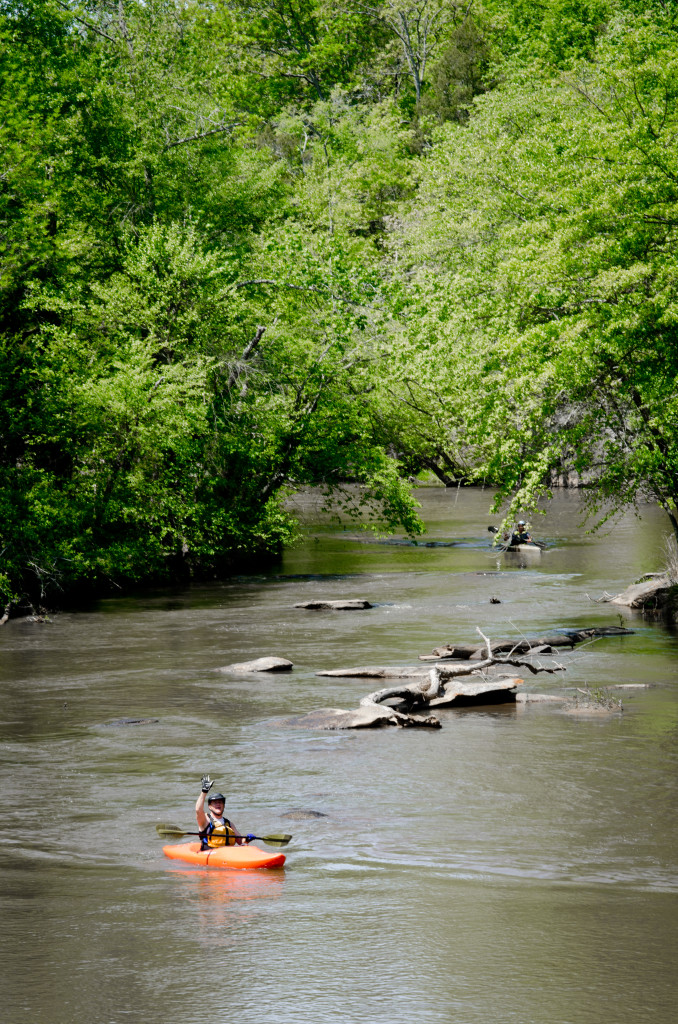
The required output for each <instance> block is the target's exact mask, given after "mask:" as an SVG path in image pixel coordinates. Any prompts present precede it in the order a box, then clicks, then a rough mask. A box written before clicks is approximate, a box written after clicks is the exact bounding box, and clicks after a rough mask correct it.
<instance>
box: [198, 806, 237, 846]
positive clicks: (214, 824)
mask: <svg viewBox="0 0 678 1024" xmlns="http://www.w3.org/2000/svg"><path fill="white" fill-rule="evenodd" d="M207 817H208V819H209V821H208V823H207V826H206V827H205V829H204V830H203V831H202V833H201V836H200V838H201V839H202V849H203V850H214V849H216V848H217V847H219V846H235V840H236V834H235V830H234V828H233V825H232V824H231V822H230V821H229V820H228V818H215V817H214V815H213V814H210V812H209V811H208V812H207Z"/></svg>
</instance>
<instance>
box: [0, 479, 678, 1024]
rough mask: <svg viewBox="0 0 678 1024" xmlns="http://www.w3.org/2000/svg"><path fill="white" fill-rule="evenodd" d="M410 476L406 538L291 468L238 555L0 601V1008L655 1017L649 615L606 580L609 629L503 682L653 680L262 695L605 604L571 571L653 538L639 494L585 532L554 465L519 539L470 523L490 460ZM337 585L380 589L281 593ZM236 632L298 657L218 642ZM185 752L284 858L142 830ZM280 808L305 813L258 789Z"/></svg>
mask: <svg viewBox="0 0 678 1024" xmlns="http://www.w3.org/2000/svg"><path fill="white" fill-rule="evenodd" d="M419 493H420V499H421V501H422V504H423V507H424V508H423V511H424V516H425V519H426V521H427V523H428V525H429V534H428V536H427V537H425V538H424V539H423V542H420V544H419V545H417V546H411V545H406V544H398V543H390V544H385V543H381V542H379V541H378V540H377V539H375V538H370V537H369V536H367V537H365V536H363V537H361V536H360V535H358V534H356V533H355V532H352V531H351V529H344V528H342V527H341V526H338V525H337V524H336V523H334V522H332V521H330V520H328V519H327V518H326V517H323V516H322V514H321V513H320V511H319V508H318V500H317V499H316V496H315V495H313V494H309V495H307V496H305V498H304V499H301V500H300V502H299V508H300V513H301V514H302V516H303V517H304V520H305V522H306V532H305V537H304V540H303V542H302V543H301V544H300V545H299V546H297V547H296V548H294V549H293V550H291V551H290V552H288V554H287V555H286V556H285V559H284V561H283V563H282V564H281V565H278V566H275V567H273V568H272V569H271V570H270V571H268V572H266V573H260V574H257V575H252V576H247V575H242V576H240V577H238V578H237V579H233V580H229V581H225V582H222V583H218V584H214V585H212V586H204V587H196V588H195V589H193V590H191V591H186V592H181V593H174V592H172V593H169V592H163V593H156V594H150V595H145V596H140V597H135V598H133V599H132V598H131V599H121V600H110V601H103V602H101V603H99V604H98V605H97V606H96V607H94V608H93V609H92V610H91V611H90V612H87V613H83V612H80V613H78V614H75V613H73V614H61V615H56V616H54V617H53V619H52V621H51V622H50V623H47V624H38V623H29V622H26V621H15V622H10V623H8V624H7V625H6V626H5V627H4V628H3V629H2V631H0V657H1V662H0V686H1V689H0V693H1V694H2V704H1V706H0V742H1V746H0V754H1V757H2V766H1V771H2V779H3V786H2V797H1V800H2V818H1V820H2V831H1V836H0V888H1V896H0V906H1V907H2V927H1V931H0V934H1V936H2V938H1V944H0V965H1V967H2V980H1V981H0V1020H1V1021H3V1022H6V1024H15V1022H17V1024H18V1022H30V1024H43V1022H44V1024H126V1022H140V1024H142V1022H143V1024H174V1022H177V1024H178V1022H182V1024H202V1022H203V1021H204V1020H211V1021H218V1022H221V1021H231V1020H232V1019H233V1018H234V1016H238V1017H245V1018H247V1019H251V1020H257V1021H258V1020H267V1021H272V1022H276V1024H278V1022H279V1024H297V1022H298V1024H301V1022H304V1024H339V1022H342V1024H345V1022H349V1024H351V1022H354V1021H355V1022H368V1024H405V1022H407V1024H409V1022H411V1021H413V1020H416V1021H419V1022H423V1024H439V1022H455V1024H457V1022H458V1024H607V1022H609V1024H642V1022H647V1024H674V1022H675V1020H676V994H677V993H676V959H677V958H676V954H677V952H678V950H677V943H676V931H677V927H676V911H677V909H678V906H677V893H678V870H677V860H678V853H677V850H678V844H677V843H676V839H677V828H676V814H675V811H676V768H677V765H678V756H677V755H678V744H677V738H678V674H677V672H676V665H677V664H678V662H677V654H678V640H677V637H676V634H675V632H673V631H672V630H670V629H667V628H666V627H664V626H662V625H661V624H658V623H653V622H647V621H644V620H642V619H639V618H637V617H636V616H635V615H633V614H632V613H627V612H623V611H622V612H621V619H622V621H623V622H624V624H626V625H629V626H631V627H632V628H633V629H634V630H635V633H634V634H633V635H632V636H624V637H618V638H617V637H616V638H609V639H604V640H600V641H598V642H596V643H594V644H592V645H590V646H589V647H587V648H585V649H581V650H579V651H578V653H576V654H575V655H574V656H573V657H571V658H569V659H567V666H568V670H567V672H566V673H564V674H561V675H556V676H542V677H535V678H532V677H531V678H529V679H528V680H527V681H526V684H525V686H526V687H527V688H528V689H530V690H532V691H534V692H546V693H564V692H568V688H572V687H577V686H590V687H601V686H611V685H613V684H617V683H627V684H628V683H652V684H653V685H652V687H651V688H649V689H637V690H629V691H626V692H625V693H624V697H623V700H624V711H623V713H621V714H613V715H603V716H573V715H570V714H565V713H563V712H562V711H561V710H559V709H557V708H554V707H553V706H539V705H529V706H525V707H512V706H511V707H507V706H502V707H496V708H487V709H464V710H459V711H454V710H451V709H450V710H447V711H440V712H439V717H440V718H441V720H442V723H443V726H442V729H440V730H439V731H436V732H433V731H428V730H402V731H401V730H395V729H393V730H381V731H375V732H372V731H370V732H347V733H320V732H305V731H301V730H289V729H287V730H286V729H282V728H280V727H278V726H275V725H272V724H271V723H272V721H273V720H275V719H278V718H280V717H284V716H287V715H293V714H297V713H300V712H303V711H310V710H312V709H314V708H318V707H323V706H334V707H353V706H355V704H356V703H357V701H358V699H359V698H360V697H361V696H362V695H363V694H365V693H366V692H368V691H369V690H370V689H372V688H373V686H372V685H371V684H370V683H369V682H366V681H360V680H355V679H348V680H347V679H334V680H333V679H327V678H319V677H317V676H316V675H315V672H316V671H318V670H320V669H323V668H339V667H347V666H351V665H361V664H393V665H397V664H404V663H408V662H412V661H413V660H415V658H416V655H418V654H420V653H428V652H429V651H430V650H431V648H432V647H434V646H437V645H439V644H441V643H444V642H448V641H451V640H455V639H458V640H462V641H464V642H468V641H471V640H474V639H476V636H477V634H476V633H475V627H476V625H478V626H480V627H481V628H482V629H483V631H484V632H485V633H487V634H488V635H490V636H492V637H499V636H513V635H515V636H518V635H520V634H521V633H522V632H527V633H539V632H544V631H551V630H553V629H558V628H567V627H581V626H589V625H618V624H619V622H620V617H619V616H620V613H619V611H618V610H616V609H613V608H611V607H610V606H609V605H604V604H597V603H594V599H595V598H597V597H599V596H601V594H602V593H603V592H605V591H608V592H610V593H612V592H616V591H618V590H620V589H622V588H623V587H624V586H625V585H626V584H627V583H628V582H630V581H631V580H633V578H634V577H635V576H637V575H639V574H640V573H641V572H643V571H645V570H647V569H655V568H657V567H658V563H659V562H660V561H661V548H662V538H663V536H664V534H665V533H666V525H665V522H664V520H663V518H662V516H661V515H660V514H659V513H658V512H657V511H656V510H654V509H652V508H647V509H644V510H642V518H641V519H640V520H638V519H636V518H635V517H633V516H628V517H626V518H624V519H623V520H622V521H621V523H620V524H619V525H617V526H615V528H614V529H613V530H611V531H609V532H607V533H605V534H598V535H595V536H591V535H587V534H586V533H585V532H584V531H583V530H582V528H581V526H580V521H581V517H580V509H579V501H578V496H577V495H576V494H561V495H559V496H557V497H556V499H554V501H553V503H552V504H551V506H550V508H549V513H548V515H547V517H546V518H545V520H544V521H543V523H541V522H538V523H537V524H536V527H535V530H534V532H535V534H536V535H538V536H540V537H543V538H544V539H546V540H547V541H548V542H549V544H550V545H551V548H550V550H549V551H548V552H546V553H545V554H544V555H542V556H536V558H535V559H533V560H530V559H521V558H520V557H513V556H505V557H504V556H500V555H497V554H496V553H494V552H492V551H491V550H490V549H489V548H488V546H487V545H488V540H489V535H488V534H487V533H486V527H487V525H488V523H490V522H492V521H493V520H492V519H491V518H489V517H488V515H487V509H488V505H489V496H488V494H487V492H481V491H476V490H467V491H461V492H459V493H458V494H457V493H455V492H451V491H445V490H442V489H430V490H428V489H427V490H422V491H420V492H419ZM427 542H429V543H431V542H435V543H437V544H438V545H440V546H435V547H426V546H425V544H426V543H427ZM346 597H366V598H368V599H369V600H370V601H372V602H374V603H375V605H376V607H375V608H373V609H372V610H369V611H366V612H356V613H336V612H335V613H332V612H310V611H302V610H299V609H295V608H294V604H295V602H297V601H304V600H311V599H315V598H330V599H339V598H346ZM490 598H498V599H499V601H500V603H497V604H493V603H490ZM262 654H276V655H281V656H283V657H286V658H290V659H291V660H292V661H293V662H294V664H295V668H294V671H293V672H292V673H290V674H286V675H276V676H263V677H261V678H257V679H256V680H255V681H254V680H251V679H248V678H246V677H243V676H236V677H227V676H223V675H219V674H217V673H215V672H214V669H215V668H216V667H218V666H220V665H226V664H229V663H231V662H238V661H244V660H247V659H249V658H251V657H254V656H259V655H262ZM123 719H139V720H142V721H138V722H137V723H133V722H130V723H128V724H123V723H121V721H120V720H123ZM144 719H146V720H147V721H143V720H144ZM205 771H210V772H211V773H212V775H213V777H215V778H216V780H217V783H218V785H219V787H220V788H222V789H223V790H224V791H225V792H226V794H227V797H228V803H227V808H228V812H229V813H230V815H231V817H232V818H233V820H234V821H235V822H236V824H238V825H239V826H240V827H241V829H243V830H244V831H253V832H257V833H259V834H262V832H263V833H265V832H266V831H268V832H271V831H285V832H292V833H293V834H294V840H293V842H292V844H291V845H290V846H289V847H288V860H287V865H286V868H285V869H284V870H283V871H276V872H271V873H261V872H260V873H252V874H238V873H236V872H217V871H202V870H200V869H193V868H191V867H189V866H186V868H185V869H182V867H181V865H179V864H177V862H170V861H168V860H166V859H165V858H164V857H163V855H162V852H161V843H160V842H159V840H158V839H157V836H156V833H155V829H154V826H155V824H156V823H158V822H162V821H165V822H174V823H178V824H181V825H186V826H187V827H190V826H191V825H192V821H193V811H192V808H193V805H194V802H195V799H196V795H197V793H196V790H197V789H198V787H199V780H200V776H201V775H202V773H203V772H205ZM300 808H301V809H302V810H303V809H307V810H313V811H317V812H322V814H324V815H325V817H308V818H304V817H303V816H301V817H298V820H294V819H289V818H286V817H285V815H286V814H288V813H289V812H290V811H295V810H298V809H300Z"/></svg>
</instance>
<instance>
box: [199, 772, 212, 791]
mask: <svg viewBox="0 0 678 1024" xmlns="http://www.w3.org/2000/svg"><path fill="white" fill-rule="evenodd" d="M213 785H214V783H213V782H212V780H211V779H210V777H209V775H203V777H202V791H203V793H209V791H210V789H211V788H212V786H213Z"/></svg>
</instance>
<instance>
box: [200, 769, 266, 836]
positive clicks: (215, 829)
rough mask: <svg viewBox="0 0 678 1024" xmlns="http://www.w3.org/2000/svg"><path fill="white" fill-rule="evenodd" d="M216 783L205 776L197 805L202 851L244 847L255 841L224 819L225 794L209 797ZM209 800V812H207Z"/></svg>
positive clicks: (215, 794) (214, 794) (213, 794)
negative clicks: (220, 847) (225, 847)
mask: <svg viewBox="0 0 678 1024" xmlns="http://www.w3.org/2000/svg"><path fill="white" fill-rule="evenodd" d="M213 785H214V783H213V782H212V780H211V779H210V777H209V775H203V777H202V783H201V789H200V796H199V797H198V800H197V802H196V805H195V816H196V819H197V821H198V828H199V829H200V839H201V843H202V846H201V849H203V850H210V849H214V848H215V847H218V846H244V845H245V844H246V843H249V842H250V841H251V840H252V839H254V836H253V835H247V836H243V835H241V834H240V832H238V830H237V828H236V827H235V825H234V824H233V823H232V822H231V821H229V820H228V818H225V817H224V808H225V807H226V797H225V796H224V794H223V793H212V794H211V795H210V796H207V794H208V793H209V791H210V789H211V788H212V786H213ZM205 798H207V811H205Z"/></svg>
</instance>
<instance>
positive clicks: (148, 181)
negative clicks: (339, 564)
mask: <svg viewBox="0 0 678 1024" xmlns="http://www.w3.org/2000/svg"><path fill="white" fill-rule="evenodd" d="M0 65H1V67H0V70H1V72H2V80H3V85H4V88H3V90H2V93H1V94H0V106H1V107H2V110H1V116H0V161H1V163H0V252H1V257H0V258H1V261H2V262H1V265H0V388H2V405H1V407H0V410H1V411H0V416H1V417H2V431H1V438H2V447H1V448H0V506H1V508H0V523H1V524H2V525H1V526H0V552H2V563H1V564H0V589H1V590H2V593H3V604H12V603H17V602H21V601H22V600H25V599H28V600H30V601H33V602H34V603H37V602H38V601H40V602H43V603H44V602H55V601H57V600H59V595H61V596H62V597H63V596H66V595H68V594H72V593H74V592H82V591H86V592H101V591H103V590H105V589H107V588H120V587H125V586H129V585H131V584H134V583H139V582H144V581H145V582H148V581H151V580H153V581H161V582H163V581H169V580H172V579H186V578H190V577H191V576H195V575H198V574H203V573H207V572H212V573H218V572H224V571H227V570H228V569H229V568H230V567H232V566H234V565H235V564H237V562H238V561H242V560H243V559H246V558H252V557H253V556H256V555H264V556H270V555H271V554H272V553H275V552H277V551H279V550H280V548H281V546H282V545H283V544H285V543H286V542H288V541H289V540H290V538H291V537H292V535H293V532H294V525H293V523H292V522H291V521H290V519H289V516H288V515H287V514H286V512H285V508H284V498H285V495H286V494H288V493H289V492H290V489H294V488H296V487H299V486H302V485H305V484H314V485H321V486H324V487H325V488H327V490H328V493H331V492H332V491H333V490H334V489H336V488H337V487H341V485H342V483H345V482H347V481H351V482H353V483H357V484H359V485H360V486H359V487H357V488H352V489H351V492H350V494H351V495H353V496H354V497H353V499H349V498H346V499H345V500H346V501H349V504H348V505H347V506H346V507H347V510H348V511H349V512H351V511H352V512H359V511H361V508H362V507H364V506H367V507H368V508H369V509H370V515H371V516H372V518H373V519H374V521H375V522H376V523H378V524H380V525H382V526H385V527H387V528H388V527H391V528H392V527H395V526H397V525H400V526H402V527H404V528H405V529H406V530H409V531H410V532H417V531H418V530H420V529H421V526H420V524H419V522H418V519H417V516H416V511H415V509H416V503H415V502H414V501H413V499H412V497H411V494H410V492H409V488H408V487H407V484H406V483H405V482H404V479H405V478H406V477H407V475H408V474H417V473H419V472H421V471H422V470H428V471H432V472H433V473H435V474H436V475H437V476H438V477H439V478H440V479H441V480H443V482H445V483H447V484H449V483H452V482H456V481H457V480H459V479H463V480H467V481H474V480H480V479H483V480H487V481H490V482H492V483H494V484H497V485H498V486H499V488H500V494H501V497H502V499H504V498H510V499H512V500H513V502H514V505H515V507H518V506H520V507H521V508H530V507H534V506H535V505H536V503H537V502H538V501H539V499H540V498H541V497H543V495H544V494H545V493H546V491H547V488H548V485H549V481H550V479H551V478H552V476H553V474H554V473H558V472H561V471H564V470H569V469H575V470H577V471H578V472H579V473H580V474H581V476H582V478H583V479H584V480H585V482H586V483H587V489H586V493H587V494H588V495H589V496H590V499H591V502H592V505H593V506H594V507H596V508H600V509H602V510H604V512H605V513H606V514H607V513H610V512H613V511H614V510H615V509H617V508H619V507H623V506H624V505H625V504H628V503H633V502H635V501H637V500H639V499H641V498H646V497H651V498H652V499H653V500H656V501H658V502H659V503H660V504H661V505H662V506H663V508H664V509H665V510H666V512H667V513H668V515H669V516H670V517H671V521H672V524H673V527H674V530H675V531H676V533H678V519H677V518H676V515H677V513H676V507H677V506H676V502H677V501H678V440H677V438H676V430H675V426H674V424H675V422H676V414H677V413H678V390H677V384H678V344H677V332H676V316H677V312H676V311H677V310H678V305H677V301H676V285H677V282H678V268H677V266H676V240H677V233H676V229H677V227H678V192H677V189H678V156H677V152H678V151H677V150H676V146H675V138H676V131H677V129H678V19H676V15H675V14H674V11H673V5H672V4H670V3H662V2H661V0H646V2H640V0H638V2H633V3H623V4H622V3H621V0H619V2H617V0H530V2H529V3H528V2H524V3H523V2H522V0H485V2H484V3H482V4H481V3H480V2H474V0H471V2H468V0H465V2H461V0H460V2H458V3H457V2H453V0H414V2H411V3H405V2H404V0H403V2H401V0H385V2H378V0H374V2H362V0H351V2H348V0H346V3H341V2H339V3H336V0H335V2H333V3H332V4H330V3H329V2H328V0H254V2H245V0H228V2H227V0H213V2H207V0H183V2H181V0H144V2H141V0H115V2H112V0H78V2H76V0H4V2H3V3H1V4H0ZM356 496H357V497H356ZM350 500H353V505H351V504H350Z"/></svg>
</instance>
